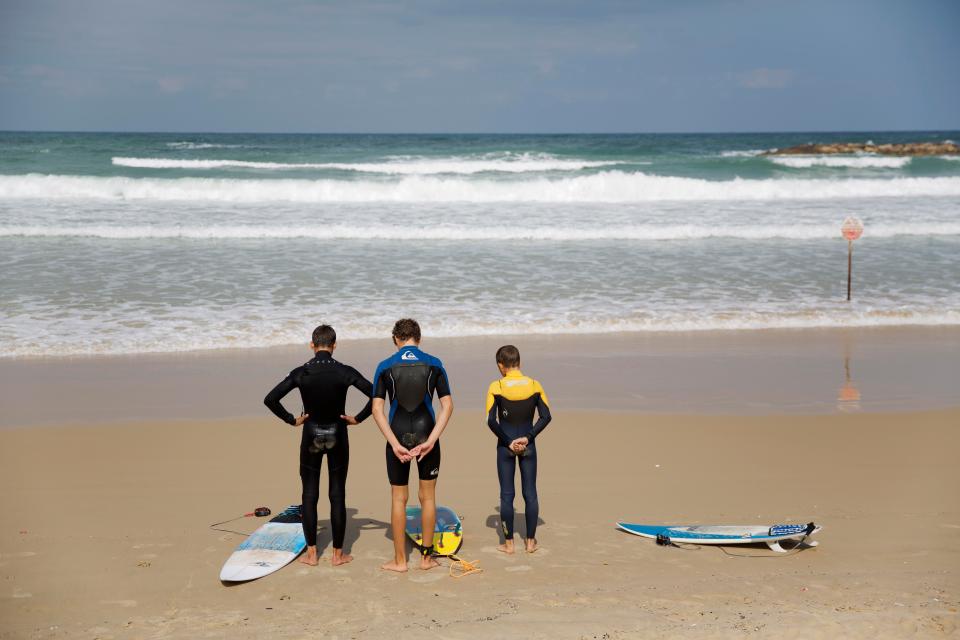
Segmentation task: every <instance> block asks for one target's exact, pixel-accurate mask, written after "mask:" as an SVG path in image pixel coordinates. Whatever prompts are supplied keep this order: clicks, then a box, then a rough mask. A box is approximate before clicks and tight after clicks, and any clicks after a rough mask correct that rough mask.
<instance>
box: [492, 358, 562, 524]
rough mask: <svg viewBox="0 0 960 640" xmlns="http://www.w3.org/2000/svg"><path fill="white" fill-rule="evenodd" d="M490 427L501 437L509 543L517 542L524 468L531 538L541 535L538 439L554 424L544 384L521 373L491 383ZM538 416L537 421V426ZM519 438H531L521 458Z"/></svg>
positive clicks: (502, 520) (499, 473)
mask: <svg viewBox="0 0 960 640" xmlns="http://www.w3.org/2000/svg"><path fill="white" fill-rule="evenodd" d="M486 407H487V426H488V427H490V430H491V431H493V433H494V434H496V436H497V477H498V478H499V480H500V525H501V527H502V528H503V535H504V537H505V538H506V539H508V540H510V539H512V538H513V515H514V512H513V499H514V497H515V495H516V490H515V489H514V477H515V476H516V473H517V462H518V461H519V464H520V486H521V489H522V491H523V502H524V505H526V514H525V516H526V524H527V538H533V537H535V536H536V533H537V520H538V519H539V517H540V501H539V499H538V498H537V446H536V439H537V436H538V435H540V432H541V431H543V430H544V429H545V428H546V426H547V425H548V424H549V423H550V420H551V416H550V404H549V401H548V400H547V394H546V392H545V391H544V390H543V387H542V386H540V383H539V382H537V381H536V380H534V379H533V378H528V377H527V376H525V375H523V374H522V373H520V371H519V370H518V369H514V370H512V371H508V372H507V375H506V376H504V377H503V378H501V379H500V380H496V381H494V382H491V383H490V387H489V388H488V389H487V403H486ZM534 413H536V415H537V421H536V423H534V421H533V416H534ZM517 438H527V440H528V442H527V447H526V450H525V451H524V452H523V453H522V454H520V455H519V456H518V455H516V454H515V453H513V451H512V450H511V449H510V443H511V442H513V441H514V440H516V439H517Z"/></svg>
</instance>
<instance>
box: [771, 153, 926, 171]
mask: <svg viewBox="0 0 960 640" xmlns="http://www.w3.org/2000/svg"><path fill="white" fill-rule="evenodd" d="M767 160H769V161H770V162H773V163H775V164H779V165H780V166H783V167H790V168H792V169H809V168H810V167H840V168H850V169H900V168H903V167H905V166H907V165H908V164H909V163H910V161H911V160H912V158H881V157H878V156H853V157H851V156H776V157H774V156H767Z"/></svg>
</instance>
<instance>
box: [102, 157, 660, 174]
mask: <svg viewBox="0 0 960 640" xmlns="http://www.w3.org/2000/svg"><path fill="white" fill-rule="evenodd" d="M112 162H113V164H114V165H116V166H120V167H135V168H141V169H265V170H280V171H284V170H290V171H293V170H299V169H328V170H339V171H356V172H360V173H385V174H389V175H431V174H444V173H450V174H467V175H469V174H473V173H487V172H489V173H495V172H497V173H526V172H545V171H580V170H581V169H592V168H598V167H607V166H613V165H617V164H621V163H619V162H614V161H608V160H564V159H561V158H553V157H551V156H546V155H529V154H523V155H519V156H516V157H514V158H505V159H469V158H456V157H454V158H437V159H426V158H424V159H409V160H392V161H389V162H261V161H249V160H217V159H214V160H199V159H180V158H125V157H115V158H113V159H112ZM644 164H648V163H644Z"/></svg>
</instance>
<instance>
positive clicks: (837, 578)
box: [0, 407, 960, 639]
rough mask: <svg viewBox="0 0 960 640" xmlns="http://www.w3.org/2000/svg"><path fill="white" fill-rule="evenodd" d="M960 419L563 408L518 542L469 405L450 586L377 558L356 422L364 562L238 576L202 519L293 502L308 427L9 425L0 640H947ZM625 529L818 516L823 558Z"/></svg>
mask: <svg viewBox="0 0 960 640" xmlns="http://www.w3.org/2000/svg"><path fill="white" fill-rule="evenodd" d="M40 409H41V410H42V407H41V408H40ZM958 425H960V410H943V411H936V412H926V413H899V414H854V415H818V416H810V415H806V416H804V415H792V416H786V417H771V416H768V417H761V416H752V417H746V418H741V417H733V416H721V417H717V416H702V415H701V416H656V415H649V414H629V413H620V414H598V413H596V412H589V413H586V412H582V413H577V412H573V411H569V410H567V411H563V412H560V415H559V416H558V417H557V419H556V420H555V422H554V424H552V425H551V426H550V427H549V429H548V431H547V432H546V433H545V434H544V436H543V437H542V439H541V440H540V441H538V448H539V450H540V457H541V462H540V500H541V516H542V519H543V521H544V522H543V524H542V525H541V528H540V531H539V535H538V537H539V538H540V541H541V544H542V546H543V548H542V550H541V551H540V552H538V553H536V554H534V555H532V556H530V555H527V554H524V553H519V554H517V555H516V556H513V557H507V556H504V555H503V554H500V553H497V552H496V551H495V545H496V544H497V543H498V541H499V540H498V533H497V511H496V505H497V504H498V501H497V495H498V489H497V480H496V475H495V463H494V442H493V436H492V435H491V434H490V433H489V432H488V430H487V429H486V427H485V426H484V425H483V422H482V420H481V416H480V414H479V412H477V411H476V410H475V409H473V410H465V409H464V410H461V411H460V412H459V413H457V414H456V415H455V419H454V421H453V423H452V424H451V426H450V429H449V431H448V435H446V436H445V437H444V439H443V467H442V472H441V476H440V481H439V487H438V496H439V499H440V502H441V503H442V504H447V505H450V506H452V507H453V508H455V509H456V510H457V511H458V512H459V513H460V514H462V516H463V517H464V525H465V545H464V548H463V551H462V555H463V556H464V557H466V558H468V559H473V560H480V561H481V566H482V567H483V568H484V572H483V573H482V574H479V575H473V576H468V577H466V578H463V579H461V580H454V579H452V578H450V577H448V576H447V574H446V572H445V571H444V570H442V569H441V570H433V571H430V572H421V571H411V572H410V573H409V574H406V575H388V574H385V573H383V572H381V571H380V570H379V569H378V566H379V564H380V563H381V562H382V561H384V560H385V559H387V558H388V557H389V555H390V552H391V543H390V541H389V540H388V538H387V531H386V522H385V521H386V520H387V519H388V488H387V485H386V478H385V471H384V464H383V456H384V451H383V442H382V438H381V436H380V434H379V433H378V432H377V430H376V427H375V426H374V425H373V423H372V422H369V421H368V422H367V423H365V424H363V425H361V426H358V427H355V428H353V431H352V436H351V438H352V442H351V452H352V456H353V458H352V461H351V473H350V480H349V485H348V507H349V509H350V511H349V514H350V518H349V529H348V537H347V544H348V547H349V548H350V549H351V550H352V553H353V554H354V556H355V557H356V559H355V561H354V562H353V563H352V564H350V565H347V566H344V567H340V568H336V569H334V568H331V567H330V566H329V565H328V564H326V563H321V566H319V567H317V568H308V567H305V566H303V565H300V564H292V565H290V566H288V567H286V568H284V569H283V570H281V571H279V572H278V573H276V574H274V575H272V576H269V577H267V578H265V579H262V580H259V581H255V582H252V583H247V584H242V585H238V586H232V587H227V586H224V585H222V584H221V583H220V582H219V581H218V580H217V575H218V572H219V568H220V566H221V564H222V563H223V561H224V560H225V559H226V557H227V556H228V555H229V554H230V552H231V551H232V550H233V548H234V547H235V546H236V545H237V544H238V543H239V542H240V541H241V540H242V536H241V535H236V534H230V533H222V532H215V531H211V530H210V529H208V528H207V526H208V524H209V523H211V522H214V521H218V520H224V519H226V518H228V517H231V516H232V515H235V514H240V513H243V512H246V511H250V510H252V508H253V507H255V506H258V505H261V504H263V505H268V506H270V507H271V508H273V509H274V510H275V511H276V510H279V509H280V508H282V507H283V506H285V505H287V504H290V503H293V502H297V501H298V496H299V491H300V489H299V479H298V476H297V467H296V459H297V451H296V449H297V445H298V437H297V436H298V434H297V433H296V431H295V430H294V429H292V428H290V427H288V426H286V425H284V424H282V423H280V422H278V421H276V420H275V419H273V418H272V416H269V417H267V416H265V417H263V418H258V419H242V420H220V421H215V420H206V421H166V422H149V423H148V422H134V423H129V424H112V425H106V426H93V427H82V428H77V427H72V428H71V427H31V428H18V429H7V430H4V431H0V482H2V486H3V492H2V493H0V513H2V516H0V517H2V522H3V526H2V527H0V575H2V576H3V581H2V586H0V637H2V638H33V637H37V638H48V637H49V638H91V639H92V638H167V637H177V638H247V637H271V638H306V637H311V638H317V637H323V638H353V637H362V638H380V637H390V638H400V637H421V638H488V637H489V638H514V637H516V638H628V637H629V638H633V637H681V636H682V637H692V638H701V637H734V636H744V635H746V636H753V635H756V636H759V637H776V638H793V637H796V638H801V637H802V638H858V637H870V638H877V637H880V638H904V637H943V636H956V635H957V633H958V631H957V623H958V620H957V607H958V596H960V594H958V587H960V583H958V569H960V545H958V543H960V500H958V498H960V466H958V464H957V462H958V460H957V458H958V454H957V452H958V451H960V447H958V445H960V432H958V429H957V427H958ZM325 475H326V474H325V473H324V483H325V481H326V478H325ZM517 510H518V512H519V513H518V515H519V514H522V513H523V510H524V509H523V504H522V501H521V500H520V499H519V497H518V502H517ZM323 515H325V514H324V507H323V502H321V518H323ZM618 519H626V520H631V521H640V522H650V523H660V522H664V523H709V522H724V523H770V524H772V523H776V522H782V521H794V522H806V521H808V520H815V521H817V522H818V523H821V524H822V525H823V526H824V529H823V531H822V532H821V533H820V534H819V536H818V537H819V539H820V541H821V546H820V547H818V548H816V549H811V550H807V551H803V552H800V553H797V554H794V555H788V556H774V555H772V554H771V553H770V552H768V551H766V550H764V549H759V548H736V547H734V548H728V553H730V554H749V555H752V556H755V557H733V556H732V555H727V553H725V552H724V551H723V550H721V549H719V548H702V549H700V550H684V549H678V548H662V547H657V546H656V545H654V544H653V543H652V542H650V541H648V540H644V539H640V538H636V537H632V536H629V535H627V534H624V533H621V532H619V531H616V530H615V529H614V522H615V521H616V520H618ZM261 522H262V521H261ZM520 523H522V519H520V518H518V525H519V527H520V529H521V530H522V524H520ZM258 524H260V522H258V521H254V520H253V519H243V520H240V521H237V522H236V523H233V525H232V526H233V528H235V529H236V530H237V531H246V532H249V531H252V530H253V529H254V528H255V527H256V526H257V525H258ZM321 524H322V525H324V526H325V528H324V530H323V531H322V532H321V536H320V544H321V545H322V546H325V549H324V556H325V558H327V559H328V558H329V553H330V550H329V539H330V538H329V527H328V524H329V523H328V522H326V521H325V519H322V520H321Z"/></svg>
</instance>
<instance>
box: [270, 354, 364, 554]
mask: <svg viewBox="0 0 960 640" xmlns="http://www.w3.org/2000/svg"><path fill="white" fill-rule="evenodd" d="M350 387H356V388H357V389H359V390H360V391H362V392H363V393H364V395H366V396H370V394H371V392H372V391H373V386H372V385H371V384H370V382H369V381H368V380H367V379H366V378H364V377H363V376H362V375H360V373H359V372H357V370H356V369H354V368H353V367H348V366H347V365H345V364H341V363H339V362H337V361H336V360H334V359H333V356H331V355H330V352H329V351H318V352H317V355H316V356H314V357H313V359H312V360H310V361H309V362H307V363H305V364H304V365H303V366H300V367H297V368H296V369H294V370H293V371H291V372H290V375H288V376H287V377H286V378H284V379H283V381H282V382H281V383H280V384H278V385H277V386H276V387H274V388H273V390H272V391H271V392H270V393H268V394H267V397H266V398H264V400H263V403H264V404H265V405H267V407H268V408H269V409H270V411H273V412H274V413H275V414H276V415H277V417H278V418H280V419H281V420H283V421H284V422H286V423H287V424H291V425H293V424H296V418H294V416H293V414H291V413H290V412H289V411H287V410H286V409H284V408H283V405H282V404H281V403H280V400H281V399H282V398H283V397H284V396H285V395H287V394H288V393H290V392H291V391H293V390H294V389H300V397H301V398H302V399H303V410H304V413H306V414H307V415H308V416H309V418H308V419H307V421H306V422H304V424H303V433H302V436H301V438H300V480H301V481H302V482H303V534H304V536H305V537H306V539H307V544H308V545H310V546H315V545H316V544H317V501H318V500H319V499H320V465H321V463H322V462H323V456H324V454H327V456H329V469H328V475H329V479H330V483H329V491H328V495H329V497H330V527H331V528H332V529H333V548H334V549H342V548H343V536H344V532H345V530H346V525H347V504H346V490H347V469H348V467H349V464H350V442H349V440H348V439H347V424H346V423H345V422H344V421H343V420H342V419H341V418H340V416H341V415H345V414H346V400H347V389H349V388H350ZM369 415H370V401H367V404H366V406H365V407H364V408H363V409H362V410H361V411H360V413H358V414H357V415H356V418H357V422H363V421H364V420H365V419H366V418H367V417H368V416H369ZM330 445H332V446H330ZM321 447H325V448H321Z"/></svg>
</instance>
